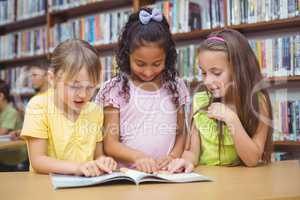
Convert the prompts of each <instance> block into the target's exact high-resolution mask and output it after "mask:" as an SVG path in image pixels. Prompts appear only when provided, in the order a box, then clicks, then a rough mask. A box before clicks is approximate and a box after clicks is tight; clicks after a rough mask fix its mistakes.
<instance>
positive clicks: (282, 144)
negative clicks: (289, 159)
mask: <svg viewBox="0 0 300 200" xmlns="http://www.w3.org/2000/svg"><path fill="white" fill-rule="evenodd" d="M273 144H274V151H275V152H278V151H282V152H300V141H274V143H273Z"/></svg>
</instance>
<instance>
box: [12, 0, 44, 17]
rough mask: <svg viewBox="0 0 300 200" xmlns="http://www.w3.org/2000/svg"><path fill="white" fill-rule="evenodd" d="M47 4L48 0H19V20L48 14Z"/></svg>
mask: <svg viewBox="0 0 300 200" xmlns="http://www.w3.org/2000/svg"><path fill="white" fill-rule="evenodd" d="M9 1H12V0H9ZM46 4H47V0H17V15H16V18H17V20H23V19H28V18H32V17H36V16H40V15H44V14H46Z"/></svg>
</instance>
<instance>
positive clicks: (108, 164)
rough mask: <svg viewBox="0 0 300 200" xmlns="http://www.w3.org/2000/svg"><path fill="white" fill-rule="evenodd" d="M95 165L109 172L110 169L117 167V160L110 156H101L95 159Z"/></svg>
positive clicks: (110, 171)
mask: <svg viewBox="0 0 300 200" xmlns="http://www.w3.org/2000/svg"><path fill="white" fill-rule="evenodd" d="M95 162H96V164H97V167H98V168H99V169H100V170H101V171H103V172H105V173H109V174H111V173H112V171H114V170H116V169H117V166H118V165H117V162H116V161H115V160H114V159H113V158H111V157H106V156H101V157H100V158H98V159H97V160H95Z"/></svg>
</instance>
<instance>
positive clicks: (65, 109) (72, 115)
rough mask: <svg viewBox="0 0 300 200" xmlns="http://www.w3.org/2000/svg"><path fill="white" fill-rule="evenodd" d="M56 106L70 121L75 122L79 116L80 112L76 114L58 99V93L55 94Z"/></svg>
mask: <svg viewBox="0 0 300 200" xmlns="http://www.w3.org/2000/svg"><path fill="white" fill-rule="evenodd" d="M54 105H55V106H56V107H57V108H58V109H59V110H60V111H61V112H62V113H63V115H64V116H65V117H66V118H67V119H68V120H70V121H73V122H75V121H76V120H77V119H78V117H79V115H80V112H76V111H75V110H73V109H71V108H70V107H69V106H68V105H67V104H65V103H64V102H62V101H61V100H60V99H59V98H58V94H57V92H54Z"/></svg>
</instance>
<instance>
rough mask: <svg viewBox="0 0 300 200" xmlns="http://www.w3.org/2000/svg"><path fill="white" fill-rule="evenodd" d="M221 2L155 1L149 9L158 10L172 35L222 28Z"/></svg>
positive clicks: (222, 8)
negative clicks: (164, 18)
mask: <svg viewBox="0 0 300 200" xmlns="http://www.w3.org/2000/svg"><path fill="white" fill-rule="evenodd" d="M224 6H225V5H224V1H223V0H221V1H220V0H185V1H181V0H169V1H156V2H155V4H154V5H151V6H149V7H152V8H154V7H155V8H158V9H160V10H161V11H162V12H163V14H164V16H165V17H166V19H167V21H168V22H169V25H170V29H171V32H172V33H183V32H190V31H193V30H198V29H210V28H217V27H223V26H224Z"/></svg>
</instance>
